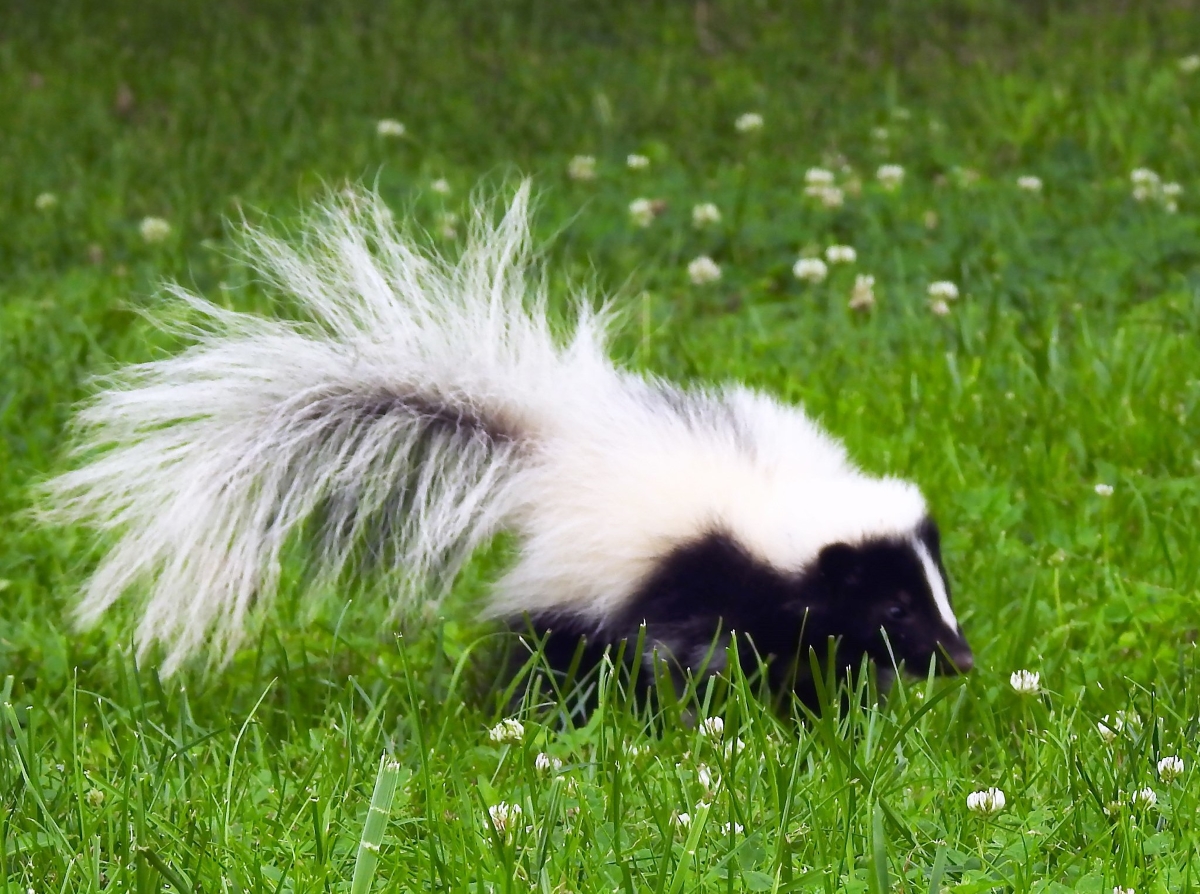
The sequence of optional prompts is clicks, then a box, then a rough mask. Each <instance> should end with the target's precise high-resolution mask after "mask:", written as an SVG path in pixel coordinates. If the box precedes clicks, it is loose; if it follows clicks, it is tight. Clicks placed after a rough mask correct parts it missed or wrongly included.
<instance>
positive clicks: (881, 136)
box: [871, 127, 891, 143]
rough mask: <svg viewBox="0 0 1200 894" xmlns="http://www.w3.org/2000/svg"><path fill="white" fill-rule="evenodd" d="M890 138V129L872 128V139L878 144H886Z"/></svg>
mask: <svg viewBox="0 0 1200 894" xmlns="http://www.w3.org/2000/svg"><path fill="white" fill-rule="evenodd" d="M890 136H891V133H889V132H888V129H887V128H886V127H872V128H871V139H872V140H875V141H876V142H878V143H886V142H887V140H888V137H890Z"/></svg>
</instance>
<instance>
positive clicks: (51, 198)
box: [33, 192, 58, 211]
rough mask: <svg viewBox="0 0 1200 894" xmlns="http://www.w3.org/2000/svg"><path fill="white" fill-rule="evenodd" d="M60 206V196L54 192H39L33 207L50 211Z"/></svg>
mask: <svg viewBox="0 0 1200 894" xmlns="http://www.w3.org/2000/svg"><path fill="white" fill-rule="evenodd" d="M57 206H58V196H56V195H55V194H54V193H52V192H43V193H39V194H38V197H37V198H36V199H34V200H33V207H34V208H36V209H37V210H38V211H49V210H51V209H52V208H55V207H57Z"/></svg>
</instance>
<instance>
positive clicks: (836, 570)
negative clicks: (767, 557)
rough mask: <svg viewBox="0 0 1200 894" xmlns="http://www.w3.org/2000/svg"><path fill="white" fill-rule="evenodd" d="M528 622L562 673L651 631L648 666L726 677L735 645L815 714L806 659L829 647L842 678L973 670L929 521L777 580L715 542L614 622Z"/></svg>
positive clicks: (648, 585) (701, 543)
mask: <svg viewBox="0 0 1200 894" xmlns="http://www.w3.org/2000/svg"><path fill="white" fill-rule="evenodd" d="M531 620H532V622H533V627H534V629H535V631H536V632H538V633H540V634H542V635H544V636H546V655H547V658H549V659H550V660H551V662H552V663H553V664H556V665H557V664H561V665H563V667H564V668H565V667H569V666H571V665H572V663H573V662H575V663H577V662H578V661H579V658H580V657H582V658H583V663H584V664H585V665H590V664H592V663H594V662H596V661H599V660H600V658H601V656H602V655H603V654H604V651H605V649H606V648H608V647H616V646H617V645H618V644H619V643H621V642H622V641H624V642H626V643H633V642H637V641H638V637H639V635H640V632H641V627H642V625H643V624H644V625H645V635H644V640H643V648H644V649H645V653H644V655H643V658H644V659H645V660H646V662H647V663H650V658H651V656H652V655H655V654H656V655H657V657H658V658H659V659H661V660H665V661H666V662H668V664H669V665H671V666H673V667H674V668H675V669H677V670H678V671H680V672H691V673H711V672H715V671H719V670H721V669H722V668H723V667H724V662H725V657H726V646H728V644H729V642H730V640H731V638H732V637H733V636H734V635H736V636H737V637H738V639H739V647H740V650H739V653H740V655H741V656H742V661H743V664H744V665H745V668H746V670H747V671H750V672H753V671H756V670H757V669H758V662H759V660H760V659H761V660H762V661H764V662H765V663H766V668H767V674H768V682H769V683H770V685H771V688H772V689H774V690H775V691H776V693H781V692H787V691H788V690H791V691H794V692H795V693H796V695H797V696H799V697H800V699H801V700H802V701H804V702H806V703H807V704H809V705H810V706H812V707H816V703H817V701H818V699H817V695H816V690H815V688H814V685H813V683H812V680H811V677H810V675H809V673H808V668H809V651H810V650H815V652H816V653H817V658H818V660H819V661H820V662H821V664H822V665H823V664H824V663H825V658H826V656H827V655H828V651H827V650H828V649H829V648H830V645H831V644H833V645H834V647H835V649H836V652H835V654H834V656H833V657H834V658H835V660H836V668H835V670H836V671H837V672H838V673H839V674H843V673H846V672H851V673H852V672H853V671H855V670H857V669H858V668H859V667H860V666H861V664H862V661H863V659H864V658H868V659H870V661H871V662H872V663H873V664H874V665H875V666H876V667H877V668H879V669H880V671H881V673H882V674H883V675H884V676H888V675H889V672H890V670H891V669H892V668H893V667H899V668H903V669H904V670H906V671H908V672H909V673H913V674H924V673H926V672H927V671H928V669H929V667H930V664H931V662H932V663H933V665H934V667H935V669H936V671H937V672H938V673H942V674H949V673H965V672H967V671H969V670H970V669H971V667H972V664H973V659H972V656H971V649H970V647H969V646H968V645H967V642H966V640H965V639H964V638H963V635H962V632H961V631H960V630H959V628H958V621H957V620H956V619H955V617H954V613H953V611H952V609H951V607H950V598H949V593H948V592H947V587H946V581H945V573H944V571H943V570H942V564H941V550H940V546H939V543H938V533H937V528H936V527H935V526H934V524H933V523H932V522H928V521H927V522H926V523H924V524H922V525H921V526H920V527H919V528H918V529H917V530H916V531H915V532H913V534H912V535H910V536H908V537H903V538H894V539H881V540H874V541H867V542H865V543H862V544H857V545H853V546H851V545H847V544H834V545H832V546H829V547H827V548H826V549H825V550H823V551H822V552H821V554H820V556H819V557H818V558H817V560H816V561H815V562H813V563H812V565H811V566H810V567H808V568H806V569H805V570H804V571H803V572H801V573H799V574H796V573H790V574H789V573H785V572H781V571H779V570H778V569H776V568H774V567H772V566H770V565H769V564H767V563H765V562H763V561H762V560H760V559H757V558H755V557H754V556H752V555H750V554H749V553H748V552H747V551H746V550H745V549H743V548H742V547H741V546H740V545H739V544H738V543H737V542H736V541H735V540H734V539H733V538H731V537H730V536H728V535H726V534H723V533H719V532H715V533H712V534H710V535H708V536H706V537H704V538H702V539H700V540H696V541H693V542H692V543H690V544H687V545H686V546H683V547H681V548H680V549H678V550H676V551H675V552H674V553H672V554H671V555H669V556H667V557H666V558H665V559H664V560H663V561H662V563H661V564H660V565H659V568H658V570H657V571H656V572H655V573H654V574H653V575H651V577H650V578H649V579H647V580H646V582H645V583H644V585H643V587H642V589H641V591H640V592H639V593H638V594H637V595H636V596H635V597H634V598H633V599H632V600H630V602H629V603H628V605H627V607H626V608H625V610H624V612H623V613H622V615H621V616H620V617H618V618H614V619H612V620H611V621H610V623H609V624H601V625H596V624H594V623H592V624H587V625H582V624H581V622H579V621H578V620H576V619H572V618H570V617H569V616H567V617H564V616H557V617H539V618H533V619H531ZM581 635H582V636H583V637H584V638H585V639H586V641H587V643H586V649H585V653H586V654H583V655H582V656H581V655H580V654H579V653H577V648H578V646H579V641H580V637H581ZM646 676H647V677H648V676H649V675H646Z"/></svg>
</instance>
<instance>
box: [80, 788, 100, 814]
mask: <svg viewBox="0 0 1200 894" xmlns="http://www.w3.org/2000/svg"><path fill="white" fill-rule="evenodd" d="M83 799H84V800H85V801H87V803H88V806H89V807H91V808H92V809H93V810H99V809H100V806H101V805H102V804H103V803H104V792H103V791H102V790H101V789H98V788H89V789H88V790H87V794H85V795H84V796H83Z"/></svg>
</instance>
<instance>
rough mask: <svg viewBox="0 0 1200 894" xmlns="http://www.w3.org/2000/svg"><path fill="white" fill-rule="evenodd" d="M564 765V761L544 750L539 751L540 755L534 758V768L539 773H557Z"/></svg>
mask: <svg viewBox="0 0 1200 894" xmlns="http://www.w3.org/2000/svg"><path fill="white" fill-rule="evenodd" d="M562 765H563V762H562V761H560V760H559V759H558V758H556V757H551V756H550V755H548V754H546V752H544V751H541V752H538V756H537V757H535V758H534V759H533V768H534V769H535V770H537V771H538V772H539V773H557V772H558V771H559V770H561V769H562Z"/></svg>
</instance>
